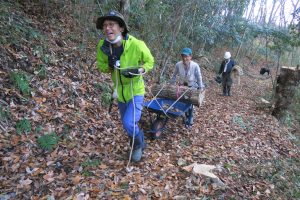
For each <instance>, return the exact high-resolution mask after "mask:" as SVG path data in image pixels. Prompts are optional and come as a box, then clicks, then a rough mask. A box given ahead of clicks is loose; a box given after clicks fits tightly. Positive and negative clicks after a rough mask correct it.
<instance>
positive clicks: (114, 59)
mask: <svg viewBox="0 0 300 200" xmlns="http://www.w3.org/2000/svg"><path fill="white" fill-rule="evenodd" d="M116 62H117V57H116V56H108V66H109V67H110V68H111V69H114V66H115V65H116Z"/></svg>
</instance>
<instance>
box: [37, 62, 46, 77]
mask: <svg viewBox="0 0 300 200" xmlns="http://www.w3.org/2000/svg"><path fill="white" fill-rule="evenodd" d="M36 74H37V76H38V77H39V78H40V79H41V80H43V79H45V78H46V77H47V71H46V67H45V65H44V64H40V65H38V71H37V72H36Z"/></svg>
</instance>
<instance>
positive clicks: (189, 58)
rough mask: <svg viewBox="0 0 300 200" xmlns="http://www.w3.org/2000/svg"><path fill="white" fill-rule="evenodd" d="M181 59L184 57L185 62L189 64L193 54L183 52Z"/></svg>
mask: <svg viewBox="0 0 300 200" xmlns="http://www.w3.org/2000/svg"><path fill="white" fill-rule="evenodd" d="M181 59H182V62H183V64H185V65H187V64H189V63H190V61H191V59H192V56H191V55H184V54H181Z"/></svg>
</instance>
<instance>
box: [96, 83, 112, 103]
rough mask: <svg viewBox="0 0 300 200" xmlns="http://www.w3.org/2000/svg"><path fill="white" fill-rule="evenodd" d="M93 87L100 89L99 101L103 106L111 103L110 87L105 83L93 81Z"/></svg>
mask: <svg viewBox="0 0 300 200" xmlns="http://www.w3.org/2000/svg"><path fill="white" fill-rule="evenodd" d="M94 87H95V88H96V89H100V90H101V103H102V105H103V106H105V107H108V106H109V105H110V103H111V93H112V89H111V87H110V86H109V84H107V83H95V84H94Z"/></svg>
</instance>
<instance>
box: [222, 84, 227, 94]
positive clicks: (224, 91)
mask: <svg viewBox="0 0 300 200" xmlns="http://www.w3.org/2000/svg"><path fill="white" fill-rule="evenodd" d="M223 96H227V90H226V85H225V86H223Z"/></svg>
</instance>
